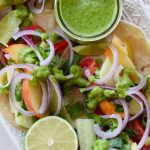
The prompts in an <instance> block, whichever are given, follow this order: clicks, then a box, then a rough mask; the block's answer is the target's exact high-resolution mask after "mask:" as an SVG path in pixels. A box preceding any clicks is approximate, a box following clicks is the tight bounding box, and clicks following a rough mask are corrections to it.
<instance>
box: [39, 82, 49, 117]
mask: <svg viewBox="0 0 150 150" xmlns="http://www.w3.org/2000/svg"><path fill="white" fill-rule="evenodd" d="M40 85H41V88H42V100H41V106H40V109H39V110H38V112H39V114H44V113H45V112H46V110H47V108H48V92H47V89H46V85H45V84H44V83H43V82H40Z"/></svg>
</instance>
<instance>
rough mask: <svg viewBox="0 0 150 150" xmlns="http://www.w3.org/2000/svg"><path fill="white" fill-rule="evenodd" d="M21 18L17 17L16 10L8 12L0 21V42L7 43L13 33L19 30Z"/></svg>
mask: <svg viewBox="0 0 150 150" xmlns="http://www.w3.org/2000/svg"><path fill="white" fill-rule="evenodd" d="M20 23H21V20H20V19H19V18H17V15H16V11H12V12H10V13H9V14H8V15H7V16H5V17H4V18H3V19H2V20H1V21H0V29H1V30H0V43H2V44H4V45H7V43H8V41H9V40H10V39H11V38H12V36H13V34H14V33H16V32H17V31H18V30H19V25H20Z"/></svg>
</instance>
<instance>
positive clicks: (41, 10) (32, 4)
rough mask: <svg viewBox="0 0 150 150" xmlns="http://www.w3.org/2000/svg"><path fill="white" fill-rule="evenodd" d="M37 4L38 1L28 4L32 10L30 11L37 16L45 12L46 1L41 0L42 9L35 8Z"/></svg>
mask: <svg viewBox="0 0 150 150" xmlns="http://www.w3.org/2000/svg"><path fill="white" fill-rule="evenodd" d="M35 2H36V0H31V1H29V3H28V7H29V8H30V10H31V11H32V12H33V13H35V14H41V13H42V12H43V10H44V5H45V0H39V1H38V2H39V3H41V8H39V9H38V8H35V6H34V3H35Z"/></svg>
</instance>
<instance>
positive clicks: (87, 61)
mask: <svg viewBox="0 0 150 150" xmlns="http://www.w3.org/2000/svg"><path fill="white" fill-rule="evenodd" d="M80 66H81V67H82V68H88V69H89V70H90V73H91V75H93V74H94V73H95V71H96V70H97V69H98V67H99V66H98V64H97V63H96V61H95V60H94V59H92V58H84V59H83V60H81V62H80Z"/></svg>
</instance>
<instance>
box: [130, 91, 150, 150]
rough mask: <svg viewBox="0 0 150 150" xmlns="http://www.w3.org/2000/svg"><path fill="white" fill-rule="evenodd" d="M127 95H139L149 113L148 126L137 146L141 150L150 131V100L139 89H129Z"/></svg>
mask: <svg viewBox="0 0 150 150" xmlns="http://www.w3.org/2000/svg"><path fill="white" fill-rule="evenodd" d="M127 95H129V96H130V95H131V96H132V95H136V96H138V97H139V98H140V99H141V100H142V101H143V103H144V105H145V108H146V113H147V122H146V128H145V131H144V134H143V136H142V138H141V140H140V142H139V143H138V146H137V149H138V150H140V149H141V148H142V147H143V146H144V144H145V141H146V139H147V137H148V135H149V132H150V107H149V104H148V101H147V99H146V97H145V96H144V95H143V94H142V93H141V92H139V91H136V90H128V91H127Z"/></svg>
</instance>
